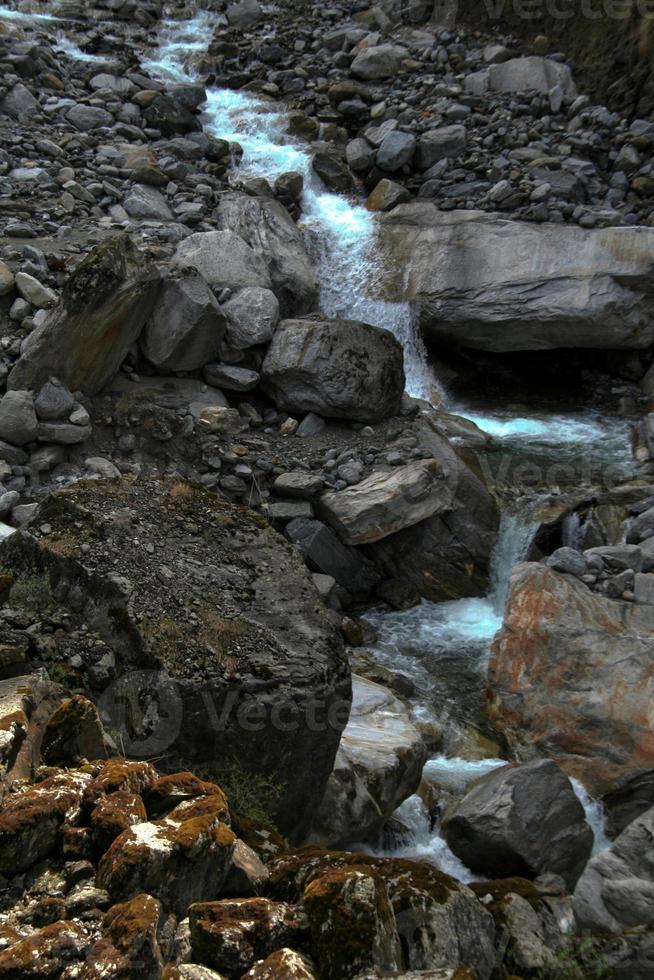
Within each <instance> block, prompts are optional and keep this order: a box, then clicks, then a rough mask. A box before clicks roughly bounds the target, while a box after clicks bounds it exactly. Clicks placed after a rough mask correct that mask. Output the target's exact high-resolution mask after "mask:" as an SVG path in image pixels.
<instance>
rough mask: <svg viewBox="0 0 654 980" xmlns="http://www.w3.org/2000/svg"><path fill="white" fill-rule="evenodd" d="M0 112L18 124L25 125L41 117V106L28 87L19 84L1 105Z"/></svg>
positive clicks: (8, 93) (11, 90)
mask: <svg viewBox="0 0 654 980" xmlns="http://www.w3.org/2000/svg"><path fill="white" fill-rule="evenodd" d="M0 111H1V112H4V113H6V114H7V115H8V116H11V118H12V119H16V120H17V121H18V122H21V123H25V122H29V120H30V119H32V118H33V117H34V116H40V115H41V106H40V105H39V102H38V99H36V98H35V97H34V96H33V95H32V93H31V92H30V90H29V89H28V88H27V86H26V85H23V83H22V82H17V83H16V85H14V87H13V88H11V89H10V90H9V92H7V94H6V95H5V97H4V99H3V100H2V103H0Z"/></svg>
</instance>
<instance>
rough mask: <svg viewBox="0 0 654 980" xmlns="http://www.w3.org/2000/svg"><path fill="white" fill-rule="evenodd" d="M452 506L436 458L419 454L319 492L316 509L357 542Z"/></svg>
mask: <svg viewBox="0 0 654 980" xmlns="http://www.w3.org/2000/svg"><path fill="white" fill-rule="evenodd" d="M451 505H452V498H451V494H450V488H449V486H448V483H447V480H446V478H445V473H444V472H443V467H442V466H441V464H440V463H439V462H438V460H436V459H421V460H416V461H415V462H413V463H407V464H406V465H405V466H397V467H395V468H394V469H392V470H390V472H387V471H385V470H382V471H380V472H375V473H373V474H372V475H371V476H369V477H366V479H365V480H361V482H360V483H357V484H356V485H355V486H352V487H348V488H347V489H346V490H341V491H338V492H337V491H330V492H328V493H324V494H323V495H322V496H321V498H320V500H319V502H318V512H319V514H320V516H321V517H322V518H323V520H324V521H326V522H327V524H330V525H331V526H332V527H333V528H334V529H335V530H336V531H337V532H338V534H339V535H340V537H341V538H342V539H343V541H345V543H346V544H350V545H357V544H368V543H370V542H371V541H379V540H381V539H382V538H386V537H388V536H389V535H390V534H394V533H395V532H396V531H400V530H402V528H405V527H410V526H411V525H412V524H418V523H420V521H424V520H425V519H426V518H427V517H431V516H432V514H435V513H436V512H437V511H440V512H443V511H446V510H449V509H450V508H451Z"/></svg>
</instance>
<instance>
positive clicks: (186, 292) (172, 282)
mask: <svg viewBox="0 0 654 980" xmlns="http://www.w3.org/2000/svg"><path fill="white" fill-rule="evenodd" d="M225 329H226V324H225V317H224V316H223V314H222V312H221V309H220V306H219V304H218V301H217V300H216V297H215V296H214V294H213V293H212V291H211V289H210V288H209V286H208V285H207V284H206V282H205V281H204V279H203V278H202V277H201V276H187V277H185V278H183V279H169V280H168V281H167V282H165V283H164V285H163V288H162V289H161V291H160V293H159V296H158V298H157V302H156V303H155V305H154V308H153V310H152V313H151V315H150V318H149V319H148V322H147V323H146V325H145V329H144V331H143V333H142V334H141V338H140V345H141V350H142V351H143V353H144V355H145V357H147V359H148V361H150V363H151V364H154V366H155V367H158V368H162V369H164V370H170V371H194V370H196V369H197V368H201V367H204V365H205V364H208V363H209V362H210V361H213V360H215V359H216V357H217V356H218V350H219V348H220V342H221V340H222V339H223V337H224V336H225Z"/></svg>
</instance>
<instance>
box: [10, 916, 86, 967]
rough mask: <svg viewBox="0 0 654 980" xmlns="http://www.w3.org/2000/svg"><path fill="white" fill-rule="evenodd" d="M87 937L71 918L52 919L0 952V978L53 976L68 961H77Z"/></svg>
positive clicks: (81, 957)
mask: <svg viewBox="0 0 654 980" xmlns="http://www.w3.org/2000/svg"><path fill="white" fill-rule="evenodd" d="M87 945H88V938H87V936H86V933H85V932H84V930H83V929H82V928H81V926H79V925H77V924H76V923H75V922H67V921H61V922H54V923H52V925H49V926H45V927H44V928H43V929H39V930H38V931H37V932H35V933H34V934H33V935H31V936H28V938H27V939H22V940H21V941H20V942H18V943H15V944H14V945H13V946H10V947H9V948H8V949H5V950H2V952H0V978H1V980H28V978H30V977H38V978H40V980H55V978H56V977H59V976H60V975H61V973H62V971H63V970H64V969H65V967H66V966H68V965H74V964H76V963H79V962H80V961H81V960H82V959H83V957H84V953H85V951H86V948H87Z"/></svg>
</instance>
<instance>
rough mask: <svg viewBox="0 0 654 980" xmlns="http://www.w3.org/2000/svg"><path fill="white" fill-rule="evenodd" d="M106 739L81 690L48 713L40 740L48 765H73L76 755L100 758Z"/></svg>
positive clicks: (92, 709)
mask: <svg viewBox="0 0 654 980" xmlns="http://www.w3.org/2000/svg"><path fill="white" fill-rule="evenodd" d="M109 754H110V752H109V748H108V742H107V739H106V736H105V734H104V730H103V728H102V723H101V721H100V718H99V716H98V712H97V708H96V707H95V705H94V704H93V702H92V701H89V700H88V698H85V697H83V695H81V694H77V695H75V697H73V698H70V700H68V701H65V702H64V703H63V704H62V705H61V706H60V707H59V708H57V710H56V711H55V712H54V714H53V715H52V716H51V717H50V719H49V721H48V723H47V725H46V728H45V732H44V734H43V741H42V743H41V756H42V758H43V761H44V762H45V763H46V764H48V765H73V764H74V763H76V762H79V760H80V759H102V758H106V757H107V756H108V755H109Z"/></svg>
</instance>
